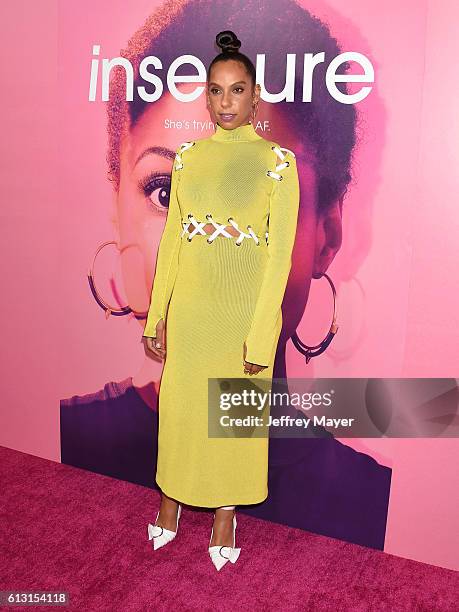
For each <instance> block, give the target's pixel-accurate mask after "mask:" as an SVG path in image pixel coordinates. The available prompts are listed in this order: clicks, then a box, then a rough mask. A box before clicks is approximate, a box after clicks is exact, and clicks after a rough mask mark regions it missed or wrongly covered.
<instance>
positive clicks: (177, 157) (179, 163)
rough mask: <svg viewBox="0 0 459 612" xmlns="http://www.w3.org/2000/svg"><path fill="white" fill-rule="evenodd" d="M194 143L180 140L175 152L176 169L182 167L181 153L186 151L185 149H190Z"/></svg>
mask: <svg viewBox="0 0 459 612" xmlns="http://www.w3.org/2000/svg"><path fill="white" fill-rule="evenodd" d="M194 144H195V143H194V141H191V142H182V144H181V145H180V147H179V150H178V152H177V153H176V154H175V169H176V170H181V169H182V168H183V162H182V153H183V152H184V151H186V150H187V149H190V148H191V147H192V146H193V145H194Z"/></svg>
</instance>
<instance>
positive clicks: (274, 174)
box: [266, 146, 295, 181]
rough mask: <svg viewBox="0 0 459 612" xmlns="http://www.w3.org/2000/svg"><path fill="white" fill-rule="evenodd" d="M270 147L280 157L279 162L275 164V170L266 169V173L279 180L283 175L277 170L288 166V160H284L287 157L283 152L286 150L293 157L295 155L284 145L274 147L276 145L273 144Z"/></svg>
mask: <svg viewBox="0 0 459 612" xmlns="http://www.w3.org/2000/svg"><path fill="white" fill-rule="evenodd" d="M271 149H272V150H273V151H274V153H276V155H277V156H278V157H279V158H280V160H281V163H278V164H277V166H276V172H273V171H272V170H268V172H267V173H266V174H267V175H268V176H270V177H272V178H273V179H276V181H281V180H282V179H283V176H282V174H279V172H280V171H281V170H283V169H284V168H288V166H290V162H289V161H288V160H287V161H285V158H286V157H287V155H286V154H285V153H284V151H287V152H288V153H290V155H292V156H293V157H295V154H294V153H293V151H291V150H290V149H287V148H286V147H276V146H274V147H271Z"/></svg>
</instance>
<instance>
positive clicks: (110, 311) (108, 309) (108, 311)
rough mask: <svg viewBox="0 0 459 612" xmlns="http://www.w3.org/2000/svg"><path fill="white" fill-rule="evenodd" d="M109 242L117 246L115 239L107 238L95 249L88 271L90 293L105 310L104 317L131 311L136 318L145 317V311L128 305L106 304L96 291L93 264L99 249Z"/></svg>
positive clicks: (120, 315) (121, 314)
mask: <svg viewBox="0 0 459 612" xmlns="http://www.w3.org/2000/svg"><path fill="white" fill-rule="evenodd" d="M109 244H114V245H116V247H117V248H118V243H117V242H116V240H107V242H103V243H102V244H101V245H100V246H99V248H98V249H97V250H96V252H95V254H94V257H93V260H92V264H91V267H90V268H89V272H88V282H89V288H90V289H91V293H92V295H93V297H94V299H95V300H96V302H97V304H98V305H99V306H100V307H101V308H102V310H104V311H105V318H106V319H108V318H109V316H110V315H114V316H115V317H124V316H125V315H128V314H131V312H133V313H134V315H135V317H136V318H137V319H146V318H147V313H136V312H135V311H134V310H132V308H131V307H130V306H123V307H120V308H119V307H117V306H110V304H108V303H107V302H106V301H105V300H104V299H103V298H102V296H101V295H100V294H99V292H98V291H97V288H96V283H95V281H94V264H95V262H96V258H97V256H98V254H99V253H100V251H101V250H102V249H103V248H104V247H106V246H107V245H109ZM118 251H119V248H118Z"/></svg>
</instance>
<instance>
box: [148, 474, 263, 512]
mask: <svg viewBox="0 0 459 612" xmlns="http://www.w3.org/2000/svg"><path fill="white" fill-rule="evenodd" d="M156 484H157V485H158V487H159V488H160V490H161V491H162V492H163V493H164V494H165V495H167V497H170V498H171V499H175V500H176V501H178V502H179V503H181V504H186V505H187V506H195V507H197V508H219V507H220V506H229V505H231V506H250V505H252V504H261V503H262V502H264V501H265V500H266V499H268V492H266V493H265V494H264V496H263V497H262V498H261V499H257V500H255V501H253V498H252V499H251V500H249V501H248V500H247V499H244V500H243V501H238V500H237V499H234V497H232V498H231V500H228V499H225V500H219V501H217V502H214V501H212V502H210V503H209V502H208V500H207V501H206V500H204V501H206V503H203V501H202V500H201V501H196V500H195V499H193V500H191V501H190V498H184V497H182V496H180V495H172V494H170V493H168V492H167V491H165V490H164V489H163V487H162V486H161V485H160V483H159V481H158V480H156Z"/></svg>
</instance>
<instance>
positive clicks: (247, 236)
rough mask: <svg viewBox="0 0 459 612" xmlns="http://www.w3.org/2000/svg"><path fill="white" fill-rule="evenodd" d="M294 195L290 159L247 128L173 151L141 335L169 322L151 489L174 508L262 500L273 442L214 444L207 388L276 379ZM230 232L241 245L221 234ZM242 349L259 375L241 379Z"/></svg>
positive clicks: (262, 439)
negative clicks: (175, 503) (231, 381)
mask: <svg viewBox="0 0 459 612" xmlns="http://www.w3.org/2000/svg"><path fill="white" fill-rule="evenodd" d="M299 191H300V190H299V179H298V172H297V165H296V158H295V154H294V153H293V152H292V151H291V150H290V149H287V148H283V147H281V146H279V144H277V143H276V142H273V141H270V140H267V139H265V138H263V137H261V136H259V135H258V134H257V132H256V130H255V129H254V127H253V125H252V123H248V124H245V125H241V126H239V127H236V128H234V129H232V130H225V129H224V128H222V127H221V126H220V125H219V124H217V126H216V132H215V133H214V134H213V135H212V136H210V137H208V138H205V139H200V140H196V141H192V142H184V143H182V144H181V145H180V146H179V147H178V149H177V150H176V157H175V161H174V164H173V168H172V174H171V192H170V201H169V210H168V216H167V220H166V224H165V227H164V232H163V235H162V238H161V241H160V245H159V249H158V255H157V261H156V271H155V277H154V281H153V288H152V295H151V303H150V308H149V311H148V317H147V321H146V325H145V329H144V333H143V335H144V336H145V337H153V338H154V337H156V324H157V323H158V321H159V320H160V319H163V320H164V321H165V322H166V349H167V351H166V358H165V363H164V368H163V373H162V378H161V383H160V391H159V408H158V409H159V433H158V459H157V471H156V482H157V484H158V486H159V487H160V489H161V490H162V491H164V493H165V494H166V495H168V496H169V497H172V498H174V499H176V500H178V501H180V502H183V503H186V504H190V505H193V506H202V507H212V508H215V507H218V506H222V505H229V504H232V505H239V504H253V503H258V502H262V501H263V500H265V499H266V497H267V495H268V441H269V439H268V437H267V436H266V435H265V436H259V437H250V436H242V437H237V436H236V437H234V436H233V437H225V435H222V436H220V437H211V436H209V433H208V431H209V430H208V427H209V417H208V408H209V387H208V381H209V379H220V380H221V379H244V378H246V379H249V378H250V380H251V381H252V380H253V381H254V382H256V379H257V378H262V379H263V380H264V381H266V380H268V381H271V379H272V376H273V365H274V358H275V353H276V347H277V343H278V340H279V335H280V331H281V327H282V312H281V304H282V300H283V296H284V293H285V288H286V285H287V280H288V276H289V272H290V269H291V254H292V249H293V245H294V241H295V234H296V227H297V218H298V210H299V199H300V194H299ZM208 223H212V224H213V226H214V227H215V231H214V232H213V233H205V232H204V230H203V229H202V228H203V227H204V225H206V224H208ZM230 225H231V226H233V228H236V229H237V231H238V232H239V234H238V235H237V236H233V235H231V234H230V233H229V232H226V234H225V228H226V229H227V228H228V226H230ZM244 342H245V343H246V348H247V353H246V356H245V359H246V361H248V362H251V363H255V364H258V365H262V366H267V367H266V369H264V370H262V371H261V372H260V373H258V374H256V375H252V376H250V375H249V374H244V366H243V344H244ZM265 389H266V388H265ZM268 416H269V415H268Z"/></svg>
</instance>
